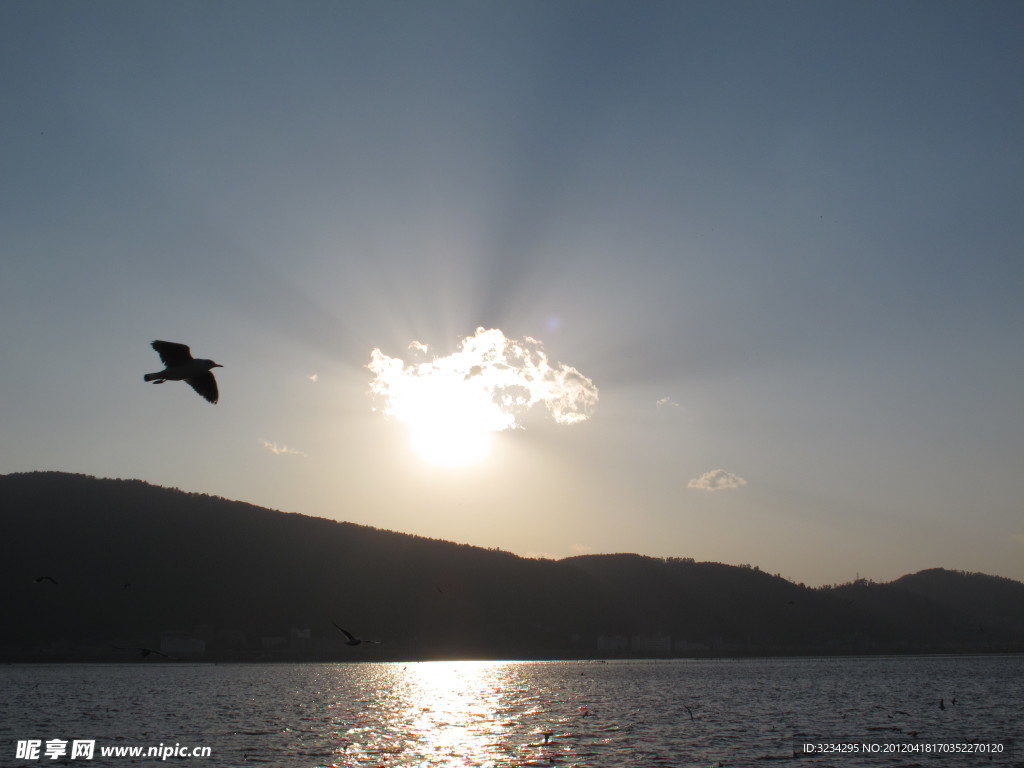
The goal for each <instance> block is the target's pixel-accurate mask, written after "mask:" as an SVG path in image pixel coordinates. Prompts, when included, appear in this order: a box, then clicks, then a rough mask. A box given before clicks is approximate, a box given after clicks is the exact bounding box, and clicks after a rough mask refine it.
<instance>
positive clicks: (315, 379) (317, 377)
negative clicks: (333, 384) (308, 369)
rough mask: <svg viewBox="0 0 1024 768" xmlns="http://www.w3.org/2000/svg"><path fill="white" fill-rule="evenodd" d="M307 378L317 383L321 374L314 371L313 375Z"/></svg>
mask: <svg viewBox="0 0 1024 768" xmlns="http://www.w3.org/2000/svg"><path fill="white" fill-rule="evenodd" d="M306 378H307V379H309V380H310V381H312V382H313V383H314V384H316V383H317V381H319V380H320V374H318V373H314V374H313V375H312V376H307V377H306Z"/></svg>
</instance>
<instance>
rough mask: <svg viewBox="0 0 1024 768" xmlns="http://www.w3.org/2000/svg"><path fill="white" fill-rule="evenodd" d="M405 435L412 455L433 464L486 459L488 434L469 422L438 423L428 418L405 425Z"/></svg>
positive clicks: (453, 464)
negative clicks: (406, 429) (407, 433)
mask: <svg viewBox="0 0 1024 768" xmlns="http://www.w3.org/2000/svg"><path fill="white" fill-rule="evenodd" d="M409 438H410V441H411V443H412V449H413V450H414V451H415V452H416V454H417V455H418V456H419V457H420V458H421V459H423V460H424V461H426V462H427V463H428V464H433V465H434V466H437V467H465V466H468V465H470V464H476V463H477V462H479V461H482V460H483V459H485V458H487V454H488V453H489V452H490V446H491V434H490V432H488V431H485V430H482V429H480V428H479V427H476V426H474V425H473V424H466V423H460V420H459V419H453V420H451V421H449V422H447V423H440V422H438V421H437V420H436V419H433V418H429V419H425V420H424V421H423V422H420V423H415V424H409Z"/></svg>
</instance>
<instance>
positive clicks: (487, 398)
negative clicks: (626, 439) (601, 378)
mask: <svg viewBox="0 0 1024 768" xmlns="http://www.w3.org/2000/svg"><path fill="white" fill-rule="evenodd" d="M409 349H410V350H411V351H412V353H413V355H414V356H415V357H418V358H419V359H420V362H412V363H409V364H406V363H405V361H403V360H401V359H399V358H396V357H390V356H389V355H385V354H384V353H383V352H381V351H380V349H377V348H374V349H373V351H372V352H371V353H370V362H369V364H368V365H367V366H366V367H367V368H369V369H370V371H371V372H372V373H373V375H374V377H373V380H372V381H371V383H370V394H371V395H372V396H373V397H374V398H376V399H377V402H378V403H379V404H380V405H382V408H381V409H380V410H381V411H382V412H383V413H384V415H385V416H389V417H391V418H394V419H396V420H397V421H399V422H400V423H402V424H403V425H404V426H405V427H406V429H407V430H408V431H409V437H410V443H411V446H412V448H413V450H414V451H415V453H416V454H417V455H418V456H419V457H420V458H421V459H423V460H424V461H426V462H428V463H430V464H433V465H435V466H441V467H465V466H468V465H471V464H476V463H478V462H480V461H483V460H484V459H485V458H487V456H488V454H489V453H490V448H491V442H492V440H493V439H494V435H496V434H499V433H502V432H505V431H507V430H516V429H523V428H524V427H523V425H522V424H521V423H520V421H519V419H520V417H522V416H523V414H525V413H526V411H528V410H529V409H530V408H532V407H533V406H534V405H538V404H541V403H543V404H544V406H545V407H546V409H547V411H548V412H549V414H550V415H551V417H552V418H553V419H554V420H555V422H556V423H558V424H576V423H578V422H580V421H585V420H586V419H588V418H590V415H591V413H592V412H593V409H594V406H595V405H596V404H597V396H598V394H597V387H595V386H594V383H593V382H592V381H591V380H590V379H588V378H587V377H586V376H584V375H583V374H581V373H580V372H579V371H577V370H576V369H575V368H572V367H570V366H567V365H564V364H562V363H559V364H557V365H555V366H552V365H551V364H550V362H549V361H548V357H547V355H546V354H545V353H544V350H543V348H542V345H541V343H540V342H539V341H537V340H536V339H532V338H530V337H529V336H527V337H525V339H524V340H523V341H517V340H516V339H510V338H508V337H506V336H505V334H504V333H502V332H501V330H499V329H496V328H492V329H490V330H487V329H485V328H477V329H476V333H475V334H474V335H473V336H467V337H466V338H464V339H462V341H461V342H460V343H459V346H458V349H457V350H456V351H455V352H453V353H451V354H449V355H443V356H436V355H435V356H432V357H430V358H429V359H427V358H426V356H427V355H428V354H429V352H430V349H429V347H428V346H427V345H426V344H422V343H420V342H418V341H413V342H412V343H410V344H409ZM374 410H377V408H376V407H375V408H374Z"/></svg>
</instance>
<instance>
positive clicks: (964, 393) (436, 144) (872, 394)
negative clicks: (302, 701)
mask: <svg viewBox="0 0 1024 768" xmlns="http://www.w3.org/2000/svg"><path fill="white" fill-rule="evenodd" d="M1022 36H1024V4H1021V3H1020V2H1016V1H1013V2H968V1H967V0H964V1H963V2H937V1H935V0H927V2H878V3H873V2H865V1H864V0H857V1H856V2H829V3H820V2H811V1H808V2H750V3H746V2H727V1H726V2H721V1H717V0H716V1H714V2H636V1H635V0H630V2H622V3H617V2H582V1H581V2H558V1H556V0H553V1H550V2H548V1H545V2H540V1H539V0H537V1H534V0H519V1H517V2H499V1H495V2H478V1H477V0H472V1H467V2H447V1H445V0H441V1H440V2H430V3H424V2H413V1H411V0H410V1H409V2H387V1H384V2H380V1H376V0H375V2H303V1H301V0H300V1H298V2H294V1H289V2H284V1H283V0H282V1H281V2H260V1H258V0H245V1H244V2H227V1H222V2H214V3H211V2H207V1H206V0H202V1H201V2H186V1H184V0H175V2H127V1H125V2H89V3H75V2H47V1H46V0H31V1H25V2H19V1H17V0H6V1H5V2H3V3H0V103H2V105H3V119H2V120H0V194H2V199H0V247H2V261H0V324H2V328H3V332H2V334H0V355H2V359H3V364H2V366H0V436H2V437H0V473H8V472H17V471H29V470H42V469H54V470H63V471H70V472H84V473H88V474H95V475H99V476H106V477H127V478H139V479H142V480H146V481H148V482H152V483H157V484H161V485H167V486H174V487H178V488H181V489H183V490H187V491H195V492H201V493H210V494H216V495H220V496H225V497H228V498H232V499H241V500H244V501H249V502H252V503H255V504H259V505H262V506H268V507H272V508H277V509H282V510H286V511H293V512H301V513H305V514H310V515H317V516H324V517H332V518H337V519H342V520H350V521H353V522H357V523H363V524H368V525H373V526H377V527H381V528H387V529H392V530H399V531H404V532H409V533H416V534H420V535H423V536H429V537H434V538H443V539H449V540H454V541H459V542H466V543H471V544H476V545H481V546H487V547H498V548H501V549H505V550H509V551H512V552H516V553H518V554H523V555H546V556H551V557H564V556H568V555H572V554H577V553H587V552H623V551H631V552H639V553H643V554H650V555H657V556H668V555H671V556H682V557H694V558H696V559H698V560H717V561H722V562H726V563H736V564H738V563H750V564H754V565H758V566H759V567H761V568H762V569H763V570H766V571H769V572H772V573H775V572H778V573H781V574H782V575H783V576H786V577H787V578H790V579H792V580H794V581H804V582H806V583H808V584H814V585H817V584H822V583H832V582H844V581H849V580H851V579H853V578H856V576H857V575H858V574H859V575H860V576H862V577H869V578H874V579H878V580H887V579H891V578H894V577H897V576H899V575H902V574H903V573H908V572H913V571H916V570H920V569H922V568H928V567H937V566H942V567H947V568H956V569H965V570H970V571H984V572H987V573H995V574H1000V575H1005V576H1010V577H1013V578H1016V579H1024V140H1022V138H1021V137H1024V99H1022V97H1021V94H1022V92H1024V90H1022V88H1024V49H1022V47H1021V39H1022ZM478 327H479V328H483V329H485V330H487V331H495V332H496V333H494V334H490V335H486V334H483V335H481V336H477V335H476V329H477V328H478ZM467 338H469V339H470V341H469V342H463V340H464V339H467ZM154 339H164V340H169V341H177V342H182V343H185V344H189V345H191V346H192V350H193V352H194V354H195V355H196V356H199V357H209V358H212V359H214V360H216V361H217V362H218V363H221V364H222V365H223V366H224V367H223V368H220V369H217V371H216V373H217V377H218V381H219V382H220V390H221V401H220V403H219V404H217V405H210V404H208V403H206V402H204V401H203V400H202V399H201V398H200V397H199V396H198V395H196V394H195V393H194V392H192V391H191V390H190V389H189V388H188V387H187V386H185V385H184V384H180V383H167V384H163V385H160V386H154V385H152V384H146V383H143V380H142V376H143V374H144V373H147V372H150V371H156V370H158V369H159V368H160V367H161V366H160V364H159V361H158V359H157V356H156V354H155V353H154V352H153V350H151V349H150V348H149V342H150V341H152V340H154ZM485 340H488V344H490V346H488V345H487V344H484V343H483V342H484V341H485ZM412 342H417V343H416V344H414V345H413V346H412V347H410V344H411V343H412ZM490 342H494V343H493V344H491V343H490ZM478 347H486V349H478ZM374 350H377V352H376V353H375V352H374ZM488 350H489V351H488ZM472 355H478V356H479V357H478V358H474V357H472ZM488 355H490V356H489V357H488ZM371 360H373V361H376V362H375V365H376V367H375V370H373V371H371V369H370V367H369V366H370V365H371ZM385 369H387V370H388V371H389V372H390V373H389V374H388V375H389V376H390V377H391V378H388V379H387V380H386V381H385V380H384V379H383V378H380V376H383V375H384V374H382V373H380V372H381V371H383V370H385ZM500 377H511V378H500ZM517 377H518V378H517ZM488 382H489V383H488ZM420 384H423V385H425V386H423V387H419V385H420ZM478 384H482V385H484V386H483V388H482V389H481V387H480V386H477V385H478ZM417 387H419V388H417ZM371 388H373V389H375V390H376V395H375V396H371ZM481 392H483V393H485V398H484V400H480V399H479V395H480V393H481ZM402 397H407V398H412V399H406V400H404V401H401V402H399V400H400V399H401V398H402ZM433 397H437V398H439V400H438V402H437V404H436V406H435V405H432V404H431V402H432V401H431V398H433ZM488 397H492V398H493V399H492V400H491V401H488V400H487V398H488ZM474 398H476V399H474ZM503 398H504V399H503ZM463 402H465V403H467V404H469V405H470V406H471V410H470V411H469V412H468V413H470V414H475V415H471V416H469V417H468V422H467V421H465V419H466V418H467V417H466V416H465V414H463V415H462V416H455V415H452V414H455V413H457V412H458V409H459V408H460V407H461V405H460V403H463ZM488 402H490V403H491V405H488ZM403 403H404V405H403ZM491 406H494V407H498V408H499V411H494V409H493V408H492V407H491ZM403 407H404V408H406V411H405V412H406V413H408V412H415V413H416V414H418V416H419V417H420V425H421V427H422V430H421V431H423V430H427V431H429V430H430V429H433V430H434V432H433V433H432V434H433V435H434V437H436V433H437V430H438V429H439V428H440V429H441V431H442V432H445V433H446V434H447V436H448V437H449V438H451V437H452V436H454V437H455V438H459V437H460V436H461V435H462V434H463V432H472V431H473V429H474V428H475V427H474V426H473V425H474V424H483V423H485V422H486V423H487V424H490V425H491V426H493V428H494V429H495V430H500V431H493V432H492V433H489V434H484V435H481V434H475V435H467V439H471V440H476V441H478V442H480V441H483V442H486V443H488V444H489V453H488V454H487V455H486V457H484V458H482V459H480V460H479V461H475V462H472V461H471V462H470V463H468V464H465V465H462V466H455V467H452V466H437V465H435V464H433V463H431V462H430V461H427V460H425V459H424V451H422V450H420V451H419V452H418V451H417V449H418V448H422V445H420V443H417V442H416V440H415V439H413V438H415V437H416V435H417V434H420V433H417V432H416V429H413V428H411V426H412V422H411V421H410V422H408V423H405V422H403V421H401V420H400V419H401V413H402V412H403V411H402V408H403ZM472 408H476V409H477V410H475V411H474V410H472ZM489 409H490V410H489ZM388 414H391V415H388ZM431 419H432V420H433V422H434V423H432V425H431V424H429V423H428V422H430V421H431ZM424 420H425V421H424ZM488 420H491V421H488ZM510 420H511V423H510ZM437 422H440V424H438V423H437ZM425 423H427V426H422V425H423V424H425ZM445 425H450V429H449V430H446V428H445ZM414 433H415V434H414ZM420 437H422V435H420ZM423 439H429V437H428V438H423ZM475 450H476V449H475V448H473V450H472V451H470V453H473V451H475ZM428 453H429V451H428ZM475 456H476V454H475V453H473V457H475ZM427 457H428V458H429V455H428V456H427ZM38 545H39V546H45V542H40V543H38Z"/></svg>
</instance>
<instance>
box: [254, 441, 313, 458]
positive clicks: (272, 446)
mask: <svg viewBox="0 0 1024 768" xmlns="http://www.w3.org/2000/svg"><path fill="white" fill-rule="evenodd" d="M260 444H261V445H262V446H263V447H264V448H266V449H267V450H268V451H270V452H271V453H272V454H274V455H275V456H281V455H286V454H287V455H291V456H305V455H306V454H305V453H303V452H302V451H298V450H296V449H294V448H289V447H288V446H287V445H278V444H277V443H273V442H271V441H270V440H264V439H262V438H260Z"/></svg>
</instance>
